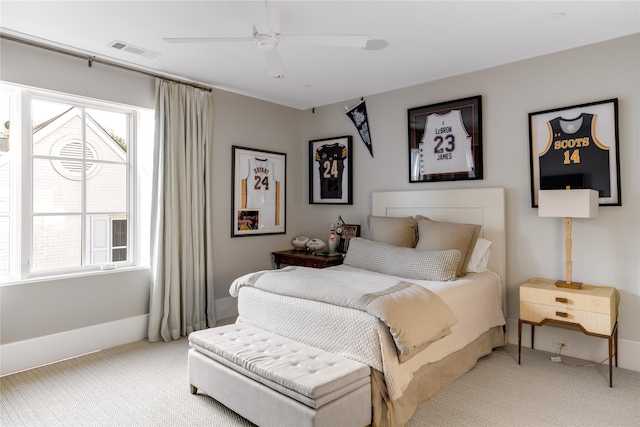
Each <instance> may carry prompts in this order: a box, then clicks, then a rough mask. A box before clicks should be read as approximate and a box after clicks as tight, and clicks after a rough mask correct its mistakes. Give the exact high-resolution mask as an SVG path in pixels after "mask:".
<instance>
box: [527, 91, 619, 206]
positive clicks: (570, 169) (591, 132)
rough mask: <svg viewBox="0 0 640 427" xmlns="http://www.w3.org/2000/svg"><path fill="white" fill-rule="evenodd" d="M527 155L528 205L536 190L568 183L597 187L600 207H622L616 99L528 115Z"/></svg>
mask: <svg viewBox="0 0 640 427" xmlns="http://www.w3.org/2000/svg"><path fill="white" fill-rule="evenodd" d="M576 127H577V129H576ZM529 155H530V166H531V205H532V207H534V208H535V207H537V206H538V191H539V190H541V189H542V190H547V189H564V188H566V187H567V186H569V187H570V188H592V189H595V190H597V191H598V192H599V204H600V206H620V205H621V204H622V200H621V194H622V193H621V188H620V143H619V136H618V99H617V98H614V99H607V100H604V101H596V102H590V103H586V104H579V105H573V106H569V107H562V108H554V109H550V110H544V111H537V112H534V113H529Z"/></svg>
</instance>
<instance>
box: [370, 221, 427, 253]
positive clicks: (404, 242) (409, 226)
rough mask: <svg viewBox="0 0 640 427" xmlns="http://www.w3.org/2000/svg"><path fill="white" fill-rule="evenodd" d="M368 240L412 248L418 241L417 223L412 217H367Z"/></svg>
mask: <svg viewBox="0 0 640 427" xmlns="http://www.w3.org/2000/svg"><path fill="white" fill-rule="evenodd" d="M368 222H369V239H370V240H373V241H375V242H383V243H389V244H390V245H395V246H404V247H407V248H413V247H415V246H416V242H417V240H418V223H417V221H416V220H415V218H413V217H410V216H409V217H390V216H373V215H369V218H368Z"/></svg>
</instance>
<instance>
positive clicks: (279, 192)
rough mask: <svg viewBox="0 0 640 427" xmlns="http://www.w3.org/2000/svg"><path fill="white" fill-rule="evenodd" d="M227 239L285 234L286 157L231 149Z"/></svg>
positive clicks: (258, 151)
mask: <svg viewBox="0 0 640 427" xmlns="http://www.w3.org/2000/svg"><path fill="white" fill-rule="evenodd" d="M231 164H232V172H231V175H232V176H231V180H232V181H231V182H232V183H233V190H232V201H231V206H232V208H231V209H232V210H231V237H244V236H257V235H264V234H285V233H286V185H287V155H286V153H278V152H275V151H268V150H259V149H254V148H247V147H240V146H236V145H234V146H232V163H231Z"/></svg>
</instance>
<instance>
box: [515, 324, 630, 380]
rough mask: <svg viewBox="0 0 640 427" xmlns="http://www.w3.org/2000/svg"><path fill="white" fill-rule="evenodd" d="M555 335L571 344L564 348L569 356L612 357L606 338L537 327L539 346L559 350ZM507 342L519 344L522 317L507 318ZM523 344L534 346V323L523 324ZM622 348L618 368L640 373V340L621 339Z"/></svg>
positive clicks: (537, 347) (528, 346)
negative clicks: (519, 321) (554, 344)
mask: <svg viewBox="0 0 640 427" xmlns="http://www.w3.org/2000/svg"><path fill="white" fill-rule="evenodd" d="M554 338H555V339H560V340H563V341H567V342H568V343H569V345H568V346H567V347H566V348H563V349H562V354H563V355H566V356H571V357H577V358H579V359H584V360H590V361H593V362H601V361H603V360H605V359H606V358H607V357H608V356H609V349H608V342H607V340H606V339H603V338H598V337H592V336H589V335H585V334H583V333H582V332H580V331H578V330H574V329H568V328H563V327H555V326H551V325H550V324H548V325H545V326H543V327H537V328H536V333H535V349H536V350H542V351H548V352H551V353H556V352H557V351H558V349H557V348H554V347H553V340H554ZM507 342H508V343H509V344H515V345H518V319H507ZM522 346H523V347H527V348H531V326H530V325H526V324H525V325H522ZM618 347H619V348H618V367H619V368H624V369H629V370H632V371H636V372H640V342H636V341H630V340H621V339H618ZM614 360H615V359H614ZM614 366H615V365H614Z"/></svg>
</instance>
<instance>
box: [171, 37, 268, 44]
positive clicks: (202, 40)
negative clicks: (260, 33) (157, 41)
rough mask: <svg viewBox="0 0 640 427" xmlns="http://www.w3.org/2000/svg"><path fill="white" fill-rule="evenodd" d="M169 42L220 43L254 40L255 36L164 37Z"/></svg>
mask: <svg viewBox="0 0 640 427" xmlns="http://www.w3.org/2000/svg"><path fill="white" fill-rule="evenodd" d="M163 40H164V41H166V42H168V43H220V42H252V41H255V38H253V37H173V38H164V39H163Z"/></svg>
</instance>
